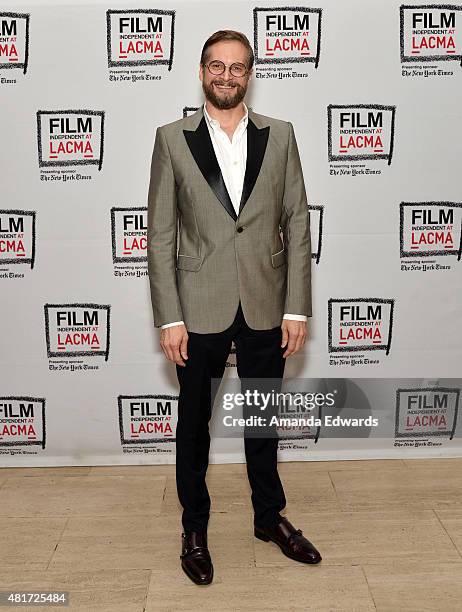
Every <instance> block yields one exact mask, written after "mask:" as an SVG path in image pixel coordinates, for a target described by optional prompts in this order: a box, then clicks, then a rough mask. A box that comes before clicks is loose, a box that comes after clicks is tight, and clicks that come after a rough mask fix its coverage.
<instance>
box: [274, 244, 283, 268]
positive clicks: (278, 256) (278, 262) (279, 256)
mask: <svg viewBox="0 0 462 612" xmlns="http://www.w3.org/2000/svg"><path fill="white" fill-rule="evenodd" d="M285 262H286V251H285V249H282V250H281V251H278V252H277V253H272V254H271V264H272V266H273V268H278V267H279V266H282V264H284V263H285Z"/></svg>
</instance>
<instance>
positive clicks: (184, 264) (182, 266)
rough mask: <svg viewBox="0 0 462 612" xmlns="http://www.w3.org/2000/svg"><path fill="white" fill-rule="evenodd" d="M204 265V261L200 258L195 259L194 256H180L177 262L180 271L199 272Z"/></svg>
mask: <svg viewBox="0 0 462 612" xmlns="http://www.w3.org/2000/svg"><path fill="white" fill-rule="evenodd" d="M201 265H202V259H201V258H200V257H193V256H192V255H178V258H177V260H176V267H177V268H178V270H191V271H192V272H197V271H198V270H199V268H200V267H201Z"/></svg>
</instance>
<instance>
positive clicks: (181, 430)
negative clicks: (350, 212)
mask: <svg viewBox="0 0 462 612" xmlns="http://www.w3.org/2000/svg"><path fill="white" fill-rule="evenodd" d="M253 62H254V56H253V51H252V47H251V46H250V44H249V41H248V39H247V38H246V36H245V35H244V34H241V33H240V32H235V31H233V30H220V31H218V32H216V33H215V34H213V35H212V36H211V37H210V38H209V39H208V40H207V41H206V42H205V44H204V46H203V49H202V54H201V61H200V67H199V78H200V80H201V81H202V88H203V91H204V94H205V103H204V105H203V106H202V107H200V108H199V110H198V111H197V112H195V113H194V114H192V115H190V116H189V117H186V118H183V119H180V120H177V121H174V122H172V123H169V124H167V125H164V126H161V127H159V128H158V129H157V132H156V138H155V143H154V151H153V156H152V165H151V180H150V186H149V196H148V269H149V279H150V287H151V297H152V307H153V314H154V324H155V326H156V327H161V328H162V331H161V338H160V344H161V346H162V349H163V351H164V353H165V356H166V357H167V359H169V360H170V361H172V362H174V363H175V364H176V371H177V376H178V381H179V384H180V394H179V402H178V425H177V430H176V483H177V491H178V497H179V500H180V502H181V505H182V507H183V514H182V524H183V529H184V531H183V533H182V553H181V555H180V558H181V566H182V568H183V570H184V571H185V573H186V574H187V575H188V576H189V578H191V580H193V581H194V582H195V583H196V584H209V583H210V582H211V581H212V578H213V564H212V560H211V558H210V553H209V550H208V545H207V525H208V520H209V514H210V497H209V494H208V490H207V486H206V482H205V477H206V471H207V467H208V456H209V447H210V435H209V429H208V423H209V420H210V417H211V410H212V406H213V400H214V393H212V391H211V380H212V378H213V379H218V380H221V378H222V376H223V373H224V370H225V364H226V359H227V357H228V355H229V352H230V348H231V343H232V342H233V341H234V343H235V345H236V359H237V371H238V375H239V377H240V378H241V381H242V380H243V379H246V380H247V379H251V378H255V379H257V378H258V379H263V378H271V379H273V378H275V379H281V378H282V376H283V373H284V365H285V359H286V358H287V357H288V356H290V355H293V354H294V353H296V352H297V351H299V350H300V348H301V347H302V346H303V344H304V342H305V339H306V335H307V332H306V325H307V323H306V319H307V317H309V316H311V284H310V283H311V242H310V220H309V211H308V207H307V200H306V193H305V186H304V181H303V175H302V168H301V164H300V159H299V154H298V149H297V143H296V140H295V135H294V131H293V127H292V124H291V123H288V122H285V121H281V120H278V119H273V118H271V117H266V116H264V115H260V114H258V113H255V112H254V111H253V110H251V109H248V108H247V106H246V105H245V104H244V102H243V99H244V96H245V94H246V91H247V86H248V83H249V80H250V78H251V75H252V67H253ZM281 231H282V238H283V240H282V238H281ZM177 236H178V241H177ZM284 349H285V350H284ZM244 446H245V454H246V462H247V473H248V478H249V483H250V486H251V490H252V496H251V499H252V504H253V509H254V535H255V536H256V537H257V538H259V539H261V540H263V541H266V542H269V541H273V542H275V543H276V544H277V545H278V546H279V547H280V548H281V550H282V552H283V553H284V554H286V555H287V556H288V557H290V558H292V559H295V560H297V561H301V562H304V563H318V562H319V561H320V560H321V555H320V554H319V552H318V551H317V550H316V548H315V547H314V546H313V544H311V542H310V541H309V540H307V539H306V538H305V537H304V536H303V534H302V531H301V530H300V529H295V527H294V526H293V525H292V524H291V523H290V522H289V521H288V520H287V519H286V518H285V517H282V516H281V515H280V514H279V512H280V511H281V510H282V509H283V508H284V507H285V505H286V499H285V496H284V491H283V487H282V484H281V481H280V478H279V475H278V471H277V448H278V439H277V436H266V437H261V436H260V437H258V436H254V437H245V438H244Z"/></svg>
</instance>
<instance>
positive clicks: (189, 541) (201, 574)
mask: <svg viewBox="0 0 462 612" xmlns="http://www.w3.org/2000/svg"><path fill="white" fill-rule="evenodd" d="M180 559H181V567H182V568H183V571H184V572H185V574H186V575H187V576H188V577H189V578H191V580H192V581H193V582H195V583H196V584H210V583H211V582H212V579H213V565H212V559H211V558H210V553H209V550H208V548H207V532H206V531H190V532H187V533H182V534H181V555H180Z"/></svg>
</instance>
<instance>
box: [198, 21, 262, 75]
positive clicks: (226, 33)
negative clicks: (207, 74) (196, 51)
mask: <svg viewBox="0 0 462 612" xmlns="http://www.w3.org/2000/svg"><path fill="white" fill-rule="evenodd" d="M222 40H237V41H239V42H240V43H242V44H243V45H244V47H245V48H246V49H247V55H248V60H247V68H248V70H251V68H252V66H253V62H254V55H253V49H252V47H251V45H250V42H249V39H248V38H247V36H246V35H245V34H243V33H242V32H237V31H236V30H218V32H215V33H214V34H212V36H209V38H207V40H206V41H205V43H204V46H203V47H202V53H201V64H202V65H204V64H205V60H206V56H207V49H208V48H209V47H211V46H212V45H213V44H215V43H217V42H220V41H222Z"/></svg>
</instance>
